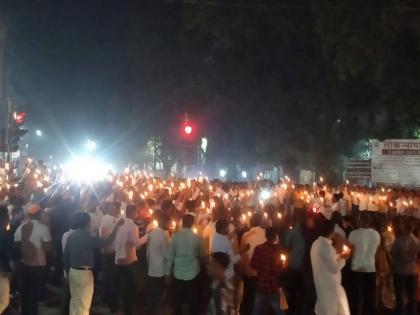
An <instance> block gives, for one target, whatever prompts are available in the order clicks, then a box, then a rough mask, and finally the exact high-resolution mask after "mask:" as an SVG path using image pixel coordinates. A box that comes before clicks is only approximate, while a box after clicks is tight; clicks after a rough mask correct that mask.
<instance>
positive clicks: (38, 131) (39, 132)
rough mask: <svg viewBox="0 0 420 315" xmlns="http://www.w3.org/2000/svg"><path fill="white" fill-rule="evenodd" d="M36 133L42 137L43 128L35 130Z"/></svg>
mask: <svg viewBox="0 0 420 315" xmlns="http://www.w3.org/2000/svg"><path fill="white" fill-rule="evenodd" d="M35 134H36V135H37V136H38V137H42V130H39V129H37V130H35Z"/></svg>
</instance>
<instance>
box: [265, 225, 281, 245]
mask: <svg viewBox="0 0 420 315" xmlns="http://www.w3.org/2000/svg"><path fill="white" fill-rule="evenodd" d="M265 238H266V239H267V242H269V243H271V244H276V243H277V242H278V237H277V232H276V230H275V229H274V228H273V227H268V228H267V229H266V230H265Z"/></svg>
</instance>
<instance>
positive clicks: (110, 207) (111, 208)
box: [104, 202, 119, 217]
mask: <svg viewBox="0 0 420 315" xmlns="http://www.w3.org/2000/svg"><path fill="white" fill-rule="evenodd" d="M104 208H105V213H106V214H108V215H110V216H113V217H116V216H117V215H118V212H119V211H118V205H117V203H116V202H107V203H106V204H105V206H104Z"/></svg>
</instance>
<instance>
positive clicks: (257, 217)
mask: <svg viewBox="0 0 420 315" xmlns="http://www.w3.org/2000/svg"><path fill="white" fill-rule="evenodd" d="M261 223H262V217H261V214H260V213H254V214H253V215H252V216H251V219H250V221H249V224H250V225H251V227H259V226H261Z"/></svg>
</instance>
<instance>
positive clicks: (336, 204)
mask: <svg viewBox="0 0 420 315" xmlns="http://www.w3.org/2000/svg"><path fill="white" fill-rule="evenodd" d="M335 211H338V212H340V204H339V203H338V202H334V203H333V204H332V206H331V212H335ZM340 213H341V212H340Z"/></svg>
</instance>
